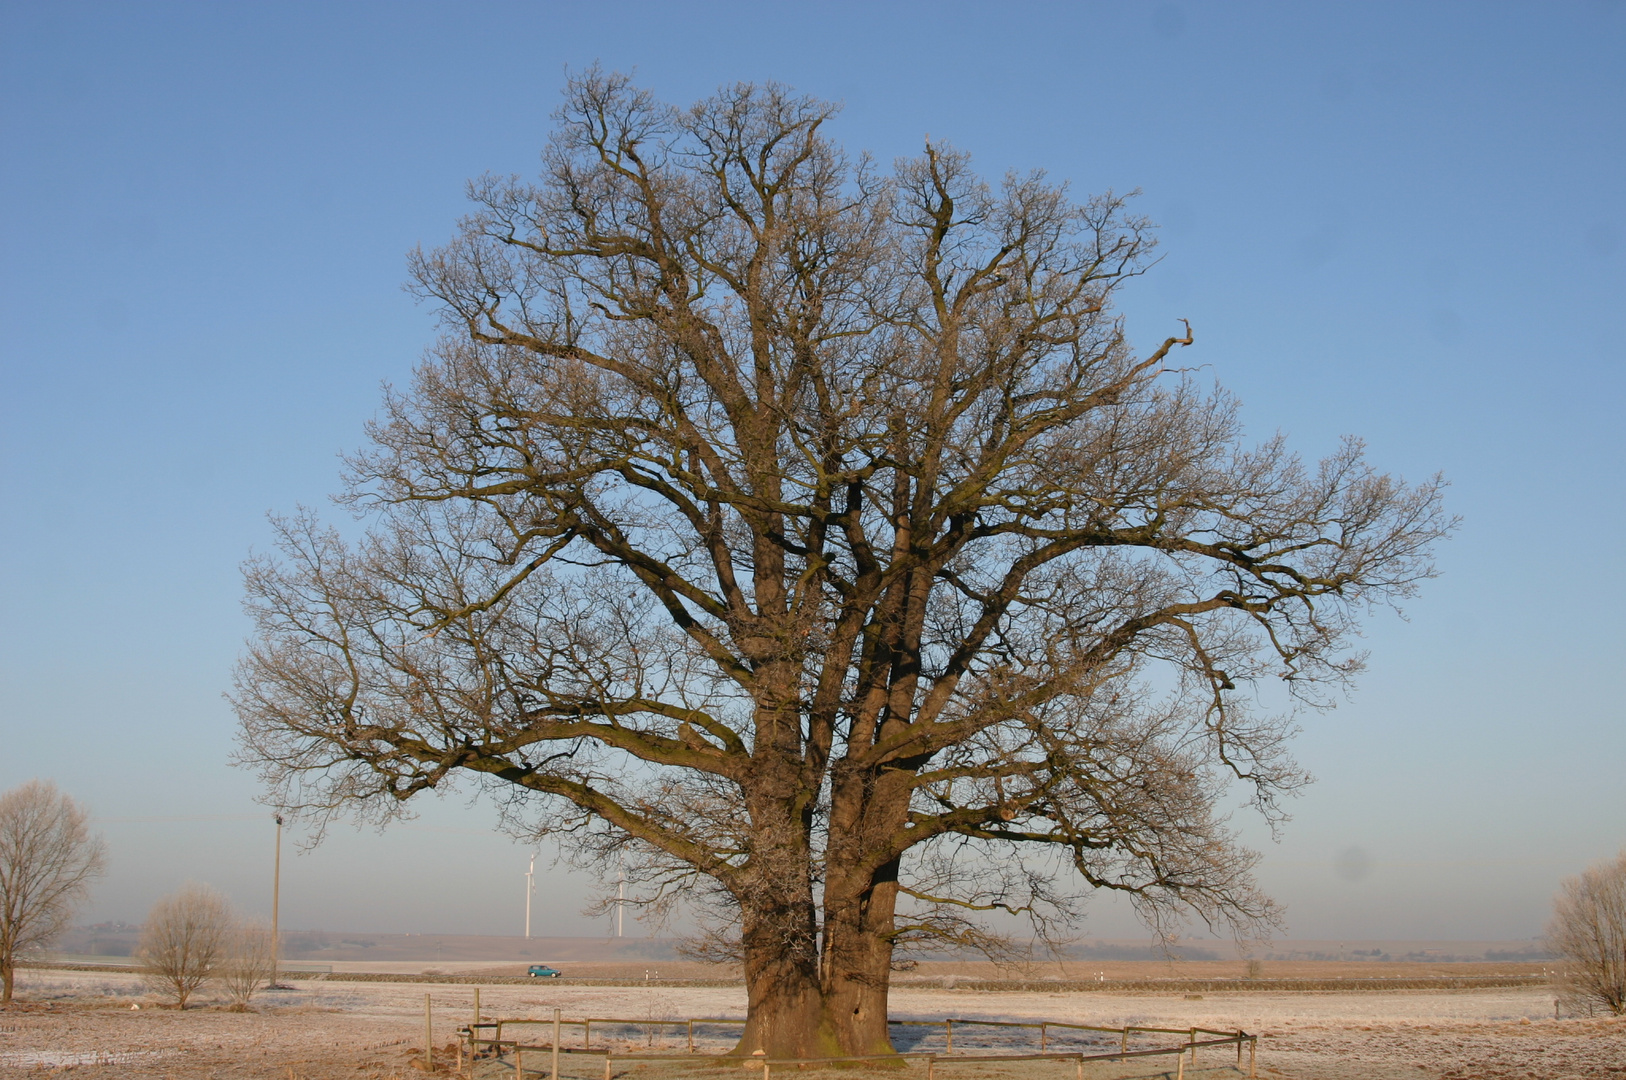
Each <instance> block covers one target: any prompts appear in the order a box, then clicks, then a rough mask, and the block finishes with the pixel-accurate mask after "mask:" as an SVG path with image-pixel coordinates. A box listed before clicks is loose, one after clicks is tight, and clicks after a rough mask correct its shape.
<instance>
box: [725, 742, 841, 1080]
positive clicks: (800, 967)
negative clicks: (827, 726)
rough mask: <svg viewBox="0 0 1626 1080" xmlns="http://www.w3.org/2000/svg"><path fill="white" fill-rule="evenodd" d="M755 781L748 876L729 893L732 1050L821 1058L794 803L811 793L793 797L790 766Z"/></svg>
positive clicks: (808, 850)
mask: <svg viewBox="0 0 1626 1080" xmlns="http://www.w3.org/2000/svg"><path fill="white" fill-rule="evenodd" d="M786 756H787V758H788V757H789V755H786ZM763 771H764V773H767V772H769V771H770V770H769V769H764V770H763ZM786 774H789V775H786ZM775 780H777V782H774V781H775ZM759 781H760V782H761V784H760V786H759V787H757V788H756V789H755V790H752V791H749V792H748V793H747V796H746V809H747V812H748V813H749V814H750V815H751V824H752V828H751V845H752V852H751V860H750V878H749V881H748V882H747V883H746V884H745V887H744V893H743V895H738V896H737V897H736V899H737V900H738V901H739V904H740V917H741V925H740V944H741V946H742V948H743V951H744V954H745V987H746V1001H747V1012H746V1022H745V1033H744V1035H743V1036H742V1037H741V1038H740V1042H739V1045H738V1046H737V1047H735V1049H734V1052H735V1053H736V1054H746V1055H749V1054H754V1053H756V1052H758V1051H761V1052H763V1053H765V1054H766V1055H767V1056H768V1057H773V1058H786V1057H789V1058H806V1057H828V1056H830V1053H831V1051H830V1049H829V1046H828V1045H827V1044H826V1043H824V1042H822V1041H821V1032H822V1028H823V1025H822V1023H821V1021H822V999H821V995H820V991H819V958H818V911H817V908H816V907H815V905H814V900H813V851H812V846H811V833H812V822H811V818H810V814H809V813H808V812H807V810H806V808H805V807H803V806H802V805H801V802H804V801H805V802H809V803H810V802H811V799H807V800H796V799H795V798H793V796H794V794H795V792H796V791H797V790H798V786H797V777H796V776H795V775H794V767H791V768H786V769H784V770H783V771H782V775H780V776H778V777H769V776H761V775H759Z"/></svg>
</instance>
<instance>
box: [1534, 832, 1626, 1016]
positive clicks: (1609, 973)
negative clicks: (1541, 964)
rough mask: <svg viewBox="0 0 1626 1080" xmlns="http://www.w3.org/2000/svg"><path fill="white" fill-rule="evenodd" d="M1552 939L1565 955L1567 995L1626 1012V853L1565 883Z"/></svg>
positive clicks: (1549, 931)
mask: <svg viewBox="0 0 1626 1080" xmlns="http://www.w3.org/2000/svg"><path fill="white" fill-rule="evenodd" d="M1547 943H1548V947H1549V948H1551V949H1552V950H1553V951H1554V952H1556V953H1558V954H1559V955H1560V956H1562V957H1563V958H1564V961H1565V966H1564V969H1563V972H1562V973H1561V975H1560V980H1561V982H1560V987H1561V989H1562V991H1563V993H1564V994H1565V996H1566V997H1568V998H1570V999H1571V1001H1572V1002H1574V1003H1577V1004H1580V1003H1585V1004H1587V1005H1588V1006H1595V1005H1602V1006H1603V1007H1604V1008H1606V1009H1608V1010H1609V1011H1610V1012H1612V1013H1614V1014H1615V1015H1616V1016H1620V1015H1621V1014H1623V1013H1626V851H1622V852H1621V853H1620V854H1619V855H1617V856H1616V857H1615V858H1614V859H1613V860H1609V861H1605V862H1600V863H1598V864H1597V865H1595V866H1591V867H1588V868H1587V870H1586V872H1585V873H1583V874H1581V876H1580V877H1573V878H1570V879H1568V880H1567V881H1565V882H1564V887H1563V890H1562V891H1561V892H1560V893H1559V894H1558V896H1556V897H1555V898H1554V899H1553V918H1552V921H1551V922H1550V923H1548V924H1547Z"/></svg>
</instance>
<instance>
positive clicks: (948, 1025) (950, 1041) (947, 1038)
mask: <svg viewBox="0 0 1626 1080" xmlns="http://www.w3.org/2000/svg"><path fill="white" fill-rule="evenodd" d="M943 1041H944V1042H945V1043H946V1044H947V1049H946V1050H945V1051H944V1053H948V1054H952V1053H954V1021H953V1020H952V1019H950V1020H944V1021H943Z"/></svg>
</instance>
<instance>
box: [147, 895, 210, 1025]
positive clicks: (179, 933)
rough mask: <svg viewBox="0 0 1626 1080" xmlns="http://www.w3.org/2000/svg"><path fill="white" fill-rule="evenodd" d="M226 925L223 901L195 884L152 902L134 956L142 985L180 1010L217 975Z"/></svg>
mask: <svg viewBox="0 0 1626 1080" xmlns="http://www.w3.org/2000/svg"><path fill="white" fill-rule="evenodd" d="M232 922H233V920H232V912H231V905H230V904H229V903H227V901H226V898H225V897H224V896H222V895H220V893H218V892H216V891H215V890H214V889H211V888H210V887H209V886H207V885H200V884H198V883H197V882H189V883H188V884H186V885H185V886H184V887H182V889H181V891H180V892H178V893H175V894H173V895H171V896H166V897H164V898H163V899H162V900H160V901H158V903H156V904H154V905H153V906H152V911H150V912H148V914H147V924H146V925H145V926H143V927H142V928H141V945H140V949H139V956H140V958H141V962H142V968H143V971H144V973H145V975H146V977H147V985H148V986H150V987H151V988H152V989H153V990H154V992H156V993H159V994H163V995H165V996H167V997H171V998H174V999H175V1005H176V1007H177V1008H181V1009H184V1008H186V1002H187V1000H188V999H189V998H190V997H191V996H192V994H193V993H194V992H195V991H196V990H197V988H198V987H199V986H202V985H203V983H204V981H205V980H206V979H208V978H210V977H211V976H213V975H216V974H217V973H218V971H217V969H218V967H219V965H220V963H221V961H222V960H223V959H224V958H225V955H226V950H227V947H228V945H229V944H230V938H231V930H232Z"/></svg>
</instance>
